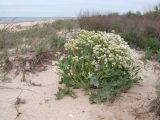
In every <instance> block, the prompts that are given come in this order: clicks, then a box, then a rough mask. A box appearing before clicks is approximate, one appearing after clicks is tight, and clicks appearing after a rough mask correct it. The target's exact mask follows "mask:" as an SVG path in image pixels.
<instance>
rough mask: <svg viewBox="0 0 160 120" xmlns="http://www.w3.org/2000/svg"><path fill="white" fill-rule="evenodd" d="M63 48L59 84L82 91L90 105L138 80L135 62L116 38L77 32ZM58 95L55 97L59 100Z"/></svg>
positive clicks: (112, 35)
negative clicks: (64, 51)
mask: <svg viewBox="0 0 160 120" xmlns="http://www.w3.org/2000/svg"><path fill="white" fill-rule="evenodd" d="M65 49H66V54H65V55H63V56H61V58H60V60H59V62H58V67H59V69H60V74H61V81H60V84H63V85H64V88H63V89H67V88H72V89H77V88H82V89H84V90H85V93H86V95H89V96H90V97H89V99H90V102H91V103H100V102H104V101H106V100H110V99H111V98H113V97H114V96H116V95H118V94H120V93H121V92H123V91H125V90H127V89H128V88H130V87H131V86H132V85H134V84H135V83H137V82H138V81H139V80H140V77H139V76H138V73H139V70H140V65H139V61H138V60H137V59H135V58H134V57H133V56H132V54H131V50H130V48H129V46H128V44H127V43H126V42H125V41H124V40H123V38H121V37H120V35H116V34H114V33H106V32H94V31H86V30H81V31H80V32H79V33H77V35H76V36H75V37H74V39H72V40H70V41H68V43H66V44H65ZM61 89H62V88H61ZM70 90H71V89H70ZM61 92H62V90H61V91H58V92H57V93H56V94H55V95H56V97H57V98H63V97H62V93H61ZM63 95H65V94H63Z"/></svg>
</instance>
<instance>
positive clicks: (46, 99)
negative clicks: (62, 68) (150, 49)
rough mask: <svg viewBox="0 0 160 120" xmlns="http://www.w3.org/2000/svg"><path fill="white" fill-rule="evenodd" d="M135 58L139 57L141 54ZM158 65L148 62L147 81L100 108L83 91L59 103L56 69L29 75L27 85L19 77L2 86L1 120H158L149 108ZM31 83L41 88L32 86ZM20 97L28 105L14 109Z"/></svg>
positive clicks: (154, 95)
mask: <svg viewBox="0 0 160 120" xmlns="http://www.w3.org/2000/svg"><path fill="white" fill-rule="evenodd" d="M136 55H137V56H138V57H140V56H141V53H139V52H137V53H136ZM157 65H158V64H157V63H156V62H154V61H148V63H147V64H146V65H145V67H144V68H143V70H142V72H141V74H142V76H143V78H144V80H143V81H141V83H140V84H139V85H135V86H133V87H132V88H131V89H129V90H128V91H127V92H126V93H122V94H121V96H119V97H117V98H116V100H115V101H114V102H113V103H111V102H106V103H103V104H101V105H99V104H98V105H91V104H90V103H89V100H88V97H87V96H84V92H83V91H82V90H76V93H77V95H78V98H77V99H72V98H70V97H65V98H64V99H62V100H56V99H55V96H54V93H56V91H57V88H58V86H59V85H58V81H59V79H60V78H59V76H58V75H57V70H56V67H55V66H52V67H49V68H48V70H47V71H44V72H40V73H37V74H29V75H27V82H21V81H20V79H21V77H20V76H17V77H15V78H13V80H11V81H10V82H1V83H0V120H15V119H17V120H156V118H155V117H154V114H153V113H150V112H149V111H148V108H149V104H150V102H151V101H152V100H153V99H154V98H155V97H156V94H155V86H156V83H157V81H158V78H159V72H158V70H155V69H154V68H155V66H157ZM29 81H31V82H34V83H41V84H42V86H32V85H30V84H29ZM17 97H19V98H22V99H24V100H25V104H20V105H18V106H17V107H15V101H16V99H17ZM16 109H17V110H16ZM17 111H18V112H19V113H20V114H19V116H17Z"/></svg>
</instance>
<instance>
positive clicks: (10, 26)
mask: <svg viewBox="0 0 160 120" xmlns="http://www.w3.org/2000/svg"><path fill="white" fill-rule="evenodd" d="M54 21H55V20H44V21H31V22H19V23H5V24H2V23H1V24H0V29H6V28H7V29H9V30H12V31H14V30H24V29H26V28H28V27H31V26H34V25H42V24H45V23H52V22H54Z"/></svg>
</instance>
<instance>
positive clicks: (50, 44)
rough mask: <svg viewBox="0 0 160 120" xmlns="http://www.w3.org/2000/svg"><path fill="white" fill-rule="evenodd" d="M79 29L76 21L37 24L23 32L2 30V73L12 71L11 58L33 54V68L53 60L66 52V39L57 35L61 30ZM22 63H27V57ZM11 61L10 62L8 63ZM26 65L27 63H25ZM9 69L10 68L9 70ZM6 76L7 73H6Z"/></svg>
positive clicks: (8, 29) (0, 63) (0, 37)
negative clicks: (57, 54)
mask: <svg viewBox="0 0 160 120" xmlns="http://www.w3.org/2000/svg"><path fill="white" fill-rule="evenodd" d="M77 27H78V22H77V21H76V20H58V21H55V22H53V23H45V24H41V25H39V24H37V25H34V26H31V27H28V28H25V29H22V30H18V31H17V30H12V29H11V28H10V26H9V25H6V26H5V27H4V29H1V30H0V50H1V52H0V56H1V58H0V71H2V72H4V70H9V69H11V67H10V65H8V63H10V62H13V61H10V57H11V56H15V55H24V57H25V56H27V55H28V56H29V55H30V54H32V57H33V60H32V61H29V62H32V63H30V64H31V68H34V67H35V66H36V65H38V64H39V63H42V62H45V61H44V60H45V59H49V60H52V59H54V58H55V53H56V52H63V51H64V43H65V39H64V38H63V37H61V36H59V35H58V34H57V32H59V31H60V30H63V31H70V30H72V29H75V28H77ZM22 59H23V60H21V62H22V61H23V62H26V61H27V59H28V58H27V57H26V58H25V59H26V60H25V59H24V58H22ZM8 61H10V62H8ZM24 64H25V63H24ZM7 67H9V68H7ZM5 74H6V73H5Z"/></svg>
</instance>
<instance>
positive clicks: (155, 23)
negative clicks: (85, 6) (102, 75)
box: [78, 5, 160, 55]
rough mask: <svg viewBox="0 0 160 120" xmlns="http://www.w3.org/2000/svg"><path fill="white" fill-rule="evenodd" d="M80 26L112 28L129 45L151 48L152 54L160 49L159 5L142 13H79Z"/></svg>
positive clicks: (108, 29)
mask: <svg viewBox="0 0 160 120" xmlns="http://www.w3.org/2000/svg"><path fill="white" fill-rule="evenodd" d="M78 21H79V24H80V28H82V29H86V30H95V31H99V30H100V31H106V32H110V31H112V30H114V31H115V32H116V33H118V34H120V35H121V36H122V37H123V38H124V39H125V41H127V42H128V43H129V44H130V45H131V46H133V45H134V46H135V45H136V47H139V48H140V49H144V50H146V49H148V48H149V49H151V50H152V51H153V55H154V54H157V51H159V50H160V29H159V28H160V5H157V6H155V7H154V9H153V10H150V11H148V12H146V13H144V14H141V13H140V12H136V13H133V12H131V11H130V12H128V13H125V14H123V15H119V14H118V13H111V14H108V15H101V14H99V13H98V14H94V13H93V14H91V13H90V12H84V13H80V15H79V18H78Z"/></svg>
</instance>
